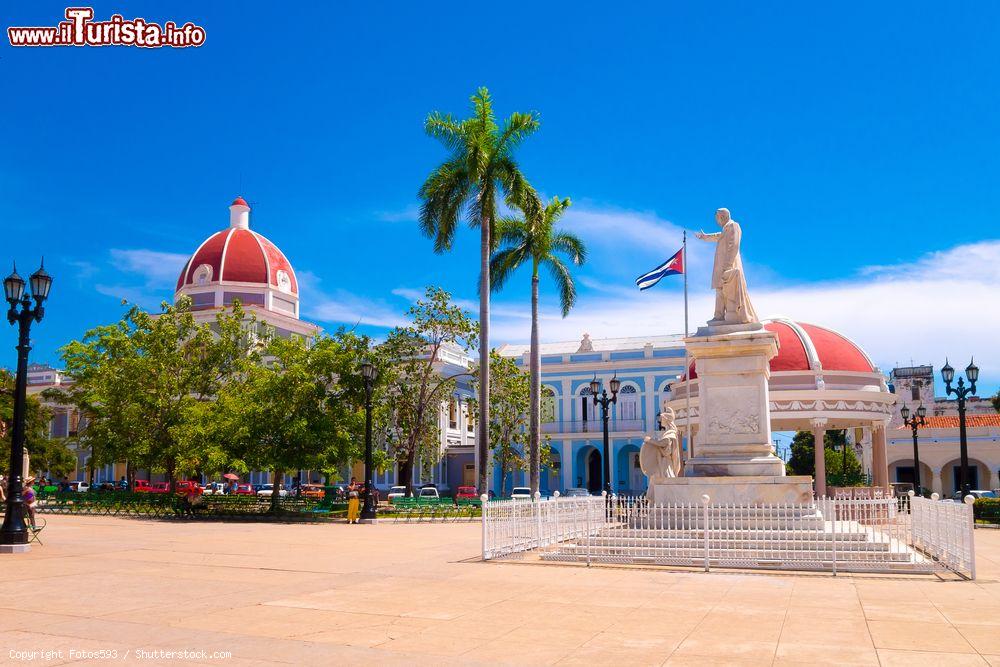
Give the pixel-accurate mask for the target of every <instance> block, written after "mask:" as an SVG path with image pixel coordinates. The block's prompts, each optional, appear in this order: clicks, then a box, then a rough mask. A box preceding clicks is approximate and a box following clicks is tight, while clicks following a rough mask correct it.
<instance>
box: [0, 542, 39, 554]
mask: <svg viewBox="0 0 1000 667" xmlns="http://www.w3.org/2000/svg"><path fill="white" fill-rule="evenodd" d="M29 551H31V547H30V546H29V545H27V544H0V554H26V553H28V552H29Z"/></svg>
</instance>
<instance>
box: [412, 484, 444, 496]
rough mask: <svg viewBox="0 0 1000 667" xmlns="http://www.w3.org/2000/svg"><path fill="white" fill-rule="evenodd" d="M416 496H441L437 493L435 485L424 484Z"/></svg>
mask: <svg viewBox="0 0 1000 667" xmlns="http://www.w3.org/2000/svg"><path fill="white" fill-rule="evenodd" d="M417 497H418V498H440V497H441V496H440V495H439V494H438V490H437V487H436V486H425V487H423V488H422V489H420V495H418V496H417Z"/></svg>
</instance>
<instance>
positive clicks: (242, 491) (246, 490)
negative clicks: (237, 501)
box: [233, 484, 257, 496]
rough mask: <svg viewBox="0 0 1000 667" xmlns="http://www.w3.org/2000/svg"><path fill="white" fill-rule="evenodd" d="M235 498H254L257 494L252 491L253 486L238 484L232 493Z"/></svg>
mask: <svg viewBox="0 0 1000 667" xmlns="http://www.w3.org/2000/svg"><path fill="white" fill-rule="evenodd" d="M233 493H235V494H236V495H237V496H256V495H257V492H256V491H254V490H253V486H251V485H250V484H240V485H239V486H237V487H236V490H235V491H233Z"/></svg>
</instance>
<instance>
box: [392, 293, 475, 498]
mask: <svg viewBox="0 0 1000 667" xmlns="http://www.w3.org/2000/svg"><path fill="white" fill-rule="evenodd" d="M408 314H409V317H410V319H411V323H410V324H409V325H408V326H405V327H397V328H395V329H393V330H392V331H391V332H390V333H389V336H388V338H387V339H386V341H385V343H383V344H382V345H380V346H379V354H380V357H381V358H382V359H383V360H385V361H384V362H383V365H384V366H385V367H386V370H385V372H384V373H383V375H384V376H385V382H386V385H387V386H386V390H385V392H384V394H383V399H382V400H383V402H384V404H385V409H386V411H387V413H388V414H389V415H391V416H390V417H388V418H387V422H386V429H387V437H388V443H389V446H390V447H391V449H392V452H393V456H394V458H395V459H396V463H397V464H398V465H399V476H398V479H397V483H399V484H401V485H402V484H405V485H406V487H407V491H408V492H409V491H410V490H411V486H412V482H413V467H414V465H416V463H417V461H420V462H421V463H422V464H423V465H424V466H425V467H427V466H429V465H430V464H431V463H434V462H436V461H437V460H438V459H439V458H440V456H441V430H440V426H439V419H440V410H441V405H442V403H443V402H445V401H449V400H451V397H452V395H453V393H454V391H455V387H456V384H457V381H458V379H459V378H462V377H468V378H471V376H472V373H471V371H464V370H463V371H459V372H452V371H450V370H448V369H449V368H450V365H449V364H448V363H446V362H445V361H444V359H443V357H442V353H443V352H447V351H448V350H449V349H450V350H453V351H461V352H468V351H469V350H471V349H472V348H473V347H474V346H475V344H476V340H477V335H478V333H479V327H478V326H477V325H476V322H475V321H474V320H472V319H471V318H470V317H469V316H468V314H467V313H466V312H465V311H464V310H462V309H461V308H459V307H458V306H455V305H454V304H452V303H451V295H450V294H449V293H448V292H446V291H444V290H442V289H440V288H438V287H428V288H427V290H426V292H425V296H424V298H423V299H421V300H418V301H417V303H416V304H414V305H413V307H412V308H410V310H409V313H408Z"/></svg>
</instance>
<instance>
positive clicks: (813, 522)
mask: <svg viewBox="0 0 1000 667" xmlns="http://www.w3.org/2000/svg"><path fill="white" fill-rule="evenodd" d="M704 523H705V522H704V520H703V519H702V518H701V517H697V518H684V517H677V518H664V517H653V518H649V519H646V518H643V519H638V520H633V521H627V522H622V525H628V526H631V527H632V528H635V529H639V530H643V529H661V528H662V529H668V530H677V529H685V528H688V529H690V528H701V527H702V526H703V525H704ZM825 525H826V522H825V521H824V520H823V517H818V516H810V517H784V518H782V517H759V518H752V517H750V518H745V517H743V518H740V517H732V518H724V519H719V518H716V517H712V518H710V519H709V526H712V527H713V528H728V529H754V528H789V529H794V530H823V528H824V526H825Z"/></svg>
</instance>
